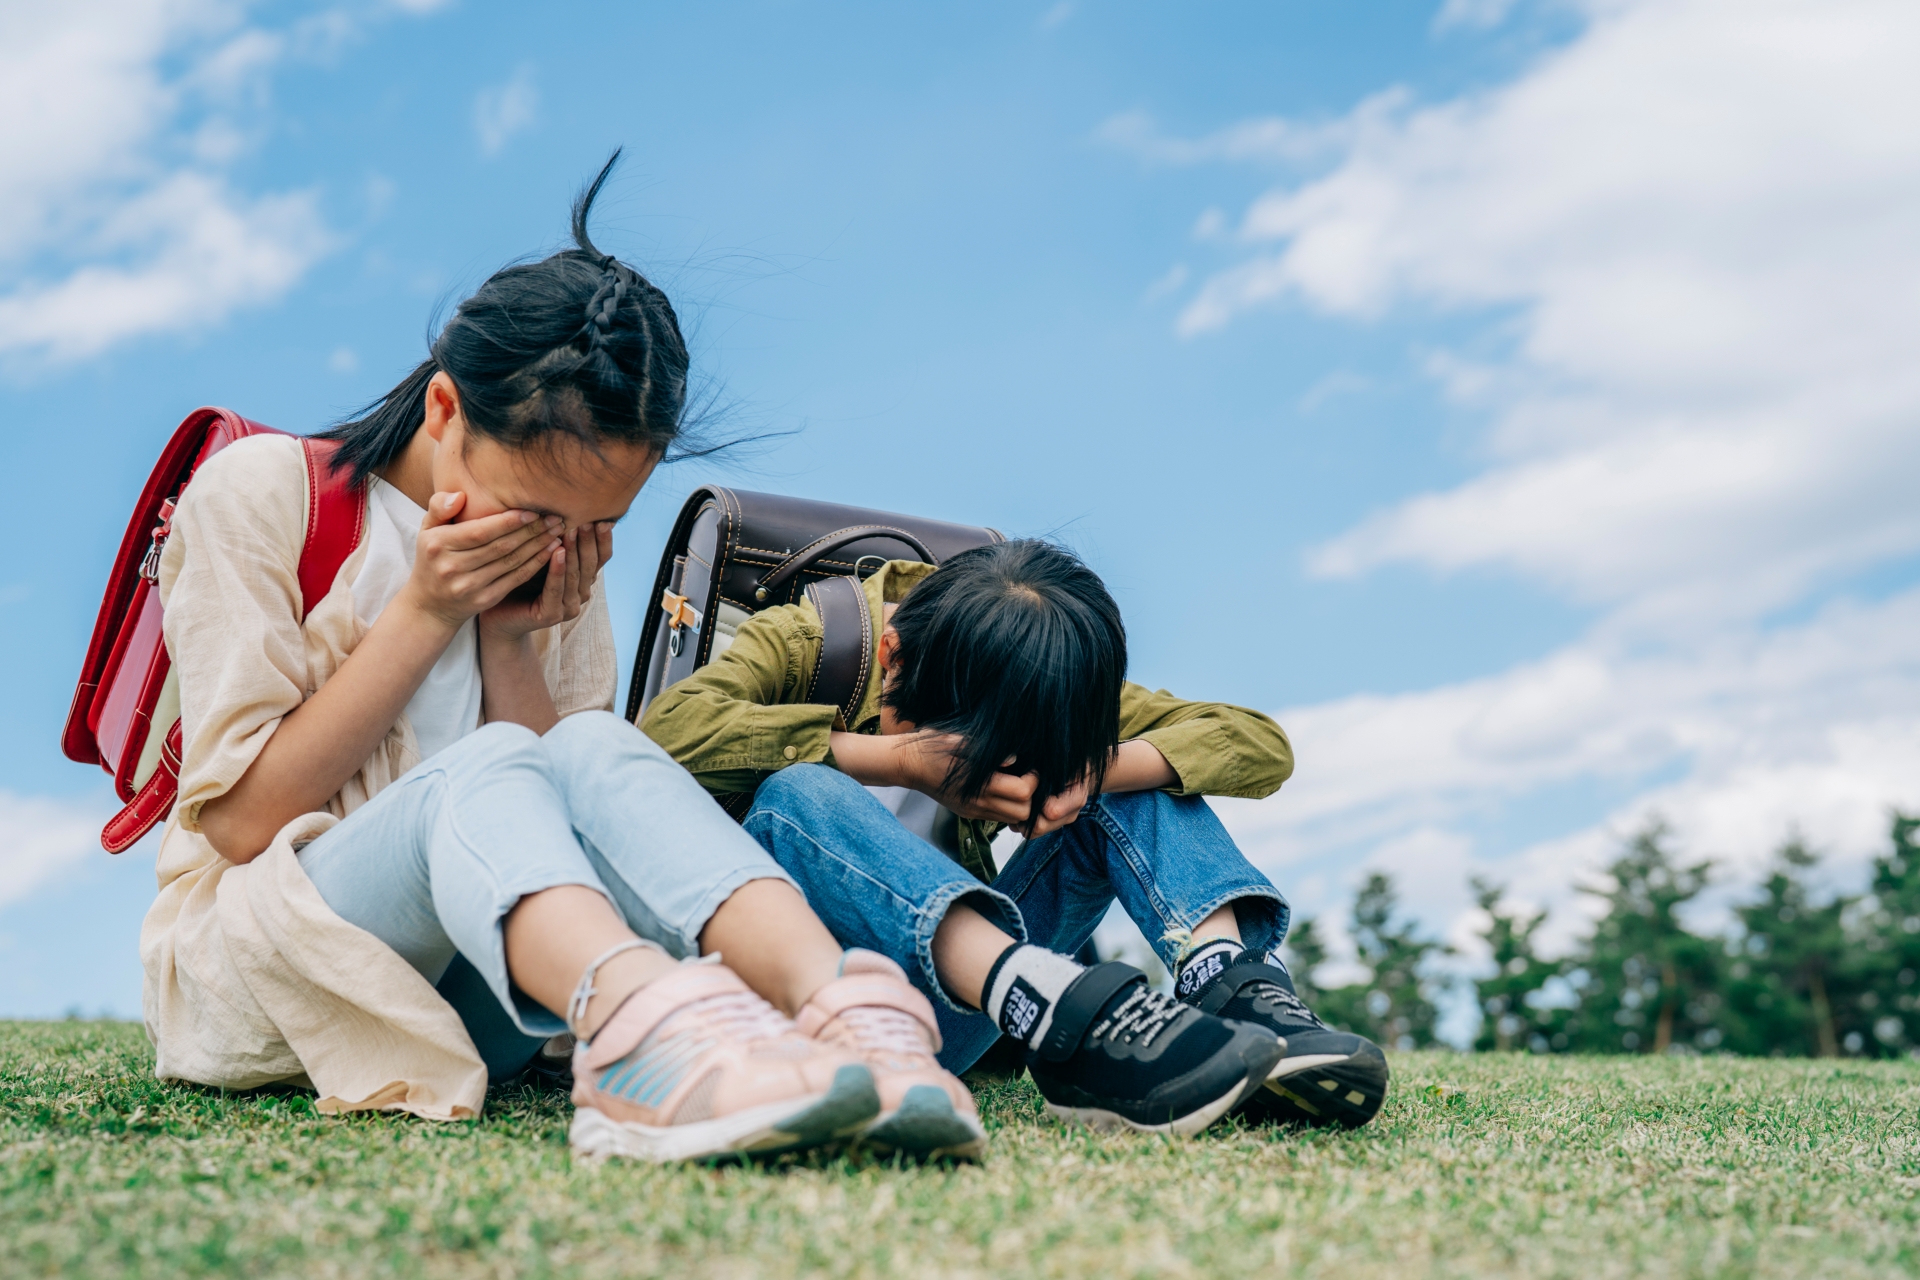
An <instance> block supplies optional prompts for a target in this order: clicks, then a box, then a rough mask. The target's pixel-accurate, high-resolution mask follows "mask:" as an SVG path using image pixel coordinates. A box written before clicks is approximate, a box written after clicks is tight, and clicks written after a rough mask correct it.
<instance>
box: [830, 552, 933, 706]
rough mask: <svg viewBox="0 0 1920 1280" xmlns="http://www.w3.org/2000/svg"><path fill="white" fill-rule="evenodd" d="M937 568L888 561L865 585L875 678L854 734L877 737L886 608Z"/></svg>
mask: <svg viewBox="0 0 1920 1280" xmlns="http://www.w3.org/2000/svg"><path fill="white" fill-rule="evenodd" d="M936 567H937V566H935V565H930V564H921V563H920V562H919V561H918V560H889V561H887V563H885V564H884V565H882V566H880V568H879V570H878V571H877V572H876V573H875V574H874V575H873V576H872V577H871V578H868V579H867V580H866V581H865V582H863V583H861V584H860V585H861V589H862V590H864V591H865V592H866V593H867V608H868V609H870V610H872V611H873V647H874V663H873V678H872V679H870V680H868V681H867V691H866V693H865V694H864V695H863V696H862V697H861V699H860V709H859V711H858V712H857V713H856V714H855V715H854V718H853V723H852V724H850V725H848V726H847V727H848V728H849V729H852V730H853V731H854V732H855V733H877V732H879V727H880V686H881V685H882V684H883V683H885V675H884V673H883V672H882V671H881V670H880V659H879V652H880V634H881V632H883V631H885V630H886V629H887V611H886V606H887V605H890V604H899V603H900V602H901V601H902V600H905V599H906V598H907V592H909V591H911V590H913V588H914V587H915V586H916V585H918V584H919V583H920V582H921V580H923V579H924V578H925V577H926V576H927V575H928V574H930V573H932V572H933V571H934V569H935V568H936Z"/></svg>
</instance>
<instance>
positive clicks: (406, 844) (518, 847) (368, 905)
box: [300, 711, 790, 1079]
mask: <svg viewBox="0 0 1920 1280" xmlns="http://www.w3.org/2000/svg"><path fill="white" fill-rule="evenodd" d="M300 865H301V867H302V868H304V869H305V871H306V873H307V878H308V879H310V880H312V881H313V885H314V887H315V888H316V889H318V890H319V891H320V896H321V897H322V898H323V899H325V900H326V903H327V905H328V906H329V907H331V908H332V909H333V911H334V914H336V915H338V916H339V917H340V918H341V919H342V920H345V921H347V922H348V923H349V924H354V925H358V926H359V927H360V928H362V929H365V930H366V931H367V932H368V933H371V934H372V935H373V936H374V937H376V938H378V939H380V941H382V942H384V943H386V944H387V945H388V946H389V947H392V948H393V949H394V950H395V951H396V952H398V953H399V954H400V956H401V958H402V959H404V960H405V961H406V962H407V963H408V964H410V965H412V966H413V967H414V969H415V970H417V971H418V972H419V973H420V975H421V976H422V977H424V978H425V979H426V980H427V981H428V982H431V983H434V984H435V985H436V986H437V987H438V989H439V991H440V994H441V995H442V996H444V997H445V998H446V1000H447V1002H448V1003H449V1004H451V1005H453V1007H454V1008H455V1009H456V1010H457V1011H458V1012H459V1014H460V1018H461V1021H462V1022H464V1023H465V1024H466V1027H467V1033H468V1034H469V1035H470V1036H472V1038H473V1042H474V1047H475V1048H477V1049H478V1050H479V1051H480V1056H481V1057H482V1059H484V1060H485V1061H486V1064H487V1068H488V1072H489V1074H491V1075H492V1076H493V1077H494V1078H495V1079H501V1078H504V1077H506V1076H510V1075H512V1074H514V1073H515V1072H517V1071H519V1070H520V1069H521V1068H522V1067H524V1066H525V1065H526V1064H527V1062H528V1061H529V1060H531V1059H532V1057H533V1055H534V1054H535V1053H536V1052H537V1051H538V1050H539V1048H540V1045H541V1043H542V1042H543V1041H545V1040H546V1038H547V1037H549V1036H551V1035H554V1034H555V1033H557V1032H560V1031H564V1030H566V1025H565V1023H564V1022H563V1021H562V1020H561V1019H560V1018H559V1017H558V1016H557V1015H555V1014H553V1013H550V1012H549V1011H547V1010H546V1009H544V1008H542V1007H541V1006H539V1005H538V1004H535V1003H534V1002H533V1001H532V1000H530V999H528V998H527V997H526V995H524V994H523V993H521V992H520V991H519V990H518V989H517V988H515V987H514V985H513V982H512V979H511V978H510V977H509V976H508V974H507V957H506V944H505V940H504V935H503V932H502V927H501V924H502V921H503V920H505V918H506V915H507V912H509V911H511V910H512V909H513V906H514V904H515V903H517V902H518V901H519V900H520V899H521V898H523V897H525V896H526V895H527V894H530V893H537V892H538V891H540V890H542V889H552V888H555V887H557V886H559V885H583V886H585V887H587V888H590V889H593V890H595V891H597V892H599V893H601V894H602V895H604V896H605V897H606V898H607V900H608V901H609V902H611V903H612V904H613V905H614V908H615V909H616V910H617V911H619V912H620V914H621V915H622V916H623V917H625V918H626V922H627V925H628V927H630V928H631V929H632V930H633V931H634V932H635V933H637V934H639V935H640V936H641V937H643V938H646V939H648V940H650V941H653V942H657V943H659V944H660V945H661V946H662V947H665V948H666V949H667V951H669V952H670V953H672V954H673V955H675V956H689V955H698V954H699V951H700V932H701V930H702V929H704V928H705V927H706V923H707V921H708V919H709V918H711V917H712V915H713V913H714V911H715V910H716V909H717V908H718V907H719V906H720V904H721V903H723V902H725V901H726V900H727V899H728V898H729V897H730V896H732V894H733V892H734V891H735V890H736V889H738V888H740V886H741V885H743V884H746V883H747V882H748V881H750V880H760V879H775V880H789V881H790V877H788V875H787V874H786V872H784V871H782V870H781V869H780V868H779V867H778V866H777V865H775V863H774V862H773V860H772V859H771V858H769V857H768V856H767V854H766V852H765V851H764V850H762V849H761V848H760V846H759V845H757V844H755V843H754V842H753V841H752V840H750V839H748V838H747V837H746V836H745V835H744V834H742V833H741V831H740V828H739V827H737V826H735V825H734V823H733V820H732V819H730V818H728V817H727V815H726V813H725V811H724V810H722V809H721V808H720V806H719V805H717V804H715V803H714V802H713V799H712V797H710V796H708V795H707V793H706V792H705V791H704V790H702V789H701V786H700V784H699V783H698V782H696V781H694V779H693V775H692V774H690V773H688V772H687V771H686V770H685V769H682V768H681V767H680V766H679V765H678V764H675V763H674V762H673V760H672V759H671V758H669V757H668V755H667V753H666V752H664V751H662V750H661V749H660V748H659V747H658V746H656V745H655V744H654V742H653V740H652V739H650V738H648V737H647V736H646V735H645V734H643V733H641V732H640V731H639V730H638V729H636V728H634V727H633V726H632V725H631V724H628V723H627V722H626V721H625V720H622V719H620V718H619V717H618V716H615V715H611V714H609V713H607V712H604V711H591V712H586V713H583V714H580V715H573V716H568V717H567V718H566V719H564V720H562V721H561V722H560V723H559V724H557V725H555V726H554V727H553V728H552V729H550V730H548V731H547V733H546V734H545V735H544V736H541V735H537V734H535V733H533V732H532V731H530V730H528V729H525V728H522V727H521V726H519V725H513V724H490V725H487V726H485V727H484V728H482V729H480V730H478V731H477V732H475V733H470V734H468V735H467V736H466V737H464V738H462V739H460V740H459V741H458V742H456V743H454V744H453V745H452V746H450V747H448V748H446V749H445V750H443V751H440V752H437V753H435V754H434V755H433V756H431V757H429V758H428V759H426V760H423V761H421V762H420V764H419V765H417V766H415V767H414V768H413V769H411V770H409V771H408V772H407V774H406V775H405V776H404V777H402V778H400V780H399V781H397V782H395V783H394V784H393V785H391V786H389V787H388V788H386V790H384V791H382V792H381V793H380V794H379V795H377V796H375V797H374V798H373V799H372V800H369V801H368V802H367V803H366V804H364V805H362V806H361V807H360V808H358V809H356V810H354V811H353V812H352V813H351V814H349V815H347V817H346V819H345V820H344V821H342V822H341V823H340V824H339V825H337V826H335V827H334V828H332V829H331V830H329V831H327V832H326V833H325V834H324V835H322V836H320V837H319V838H318V839H317V840H315V841H313V843H311V844H309V845H307V847H306V848H305V849H303V850H302V851H301V853H300Z"/></svg>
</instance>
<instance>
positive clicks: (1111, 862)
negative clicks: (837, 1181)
mask: <svg viewBox="0 0 1920 1280" xmlns="http://www.w3.org/2000/svg"><path fill="white" fill-rule="evenodd" d="M746 829H747V833H748V834H749V835H751V836H752V837H753V838H754V839H755V840H758V841H759V842H760V844H761V845H762V846H764V847H765V848H766V850H767V852H769V853H770V854H772V855H773V857H774V859H775V861H777V862H779V864H780V865H781V866H783V867H785V868H786V869H787V870H788V871H789V872H791V873H792V874H793V877H794V879H795V880H797V881H798V882H799V884H800V888H801V891H802V892H804V893H805V894H806V895H807V901H808V902H809V903H810V904H812V906H813V909H814V910H815V911H817V912H819V914H820V919H821V920H822V921H824V922H825V923H826V926H827V928H828V929H830V930H832V931H833V936H834V937H835V938H837V939H838V940H839V941H840V944H841V945H842V946H847V947H866V948H867V949H869V950H871V951H878V952H880V953H881V954H882V955H886V956H891V957H892V958H893V959H894V960H895V961H897V962H898V963H899V964H900V966H901V967H902V968H904V969H905V970H906V971H907V973H908V975H909V976H910V977H911V978H912V979H913V982H914V985H915V986H917V987H919V988H920V989H921V990H922V991H924V992H926V993H927V995H928V996H929V997H930V998H931V999H932V1000H933V1006H934V1013H935V1015H936V1016H937V1017H938V1018H939V1020H940V1036H941V1039H942V1041H943V1042H944V1047H943V1048H942V1049H941V1051H940V1063H941V1065H942V1066H944V1067H946V1068H947V1069H948V1070H949V1071H965V1070H966V1069H967V1068H968V1067H970V1066H972V1065H973V1063H974V1061H975V1060H976V1059H977V1058H979V1056H980V1055H981V1054H983V1053H985V1052H986V1051H987V1049H988V1048H989V1047H990V1046H991V1045H992V1044H993V1042H994V1040H995V1039H997V1038H998V1037H999V1034H1000V1029H999V1028H998V1027H996V1026H995V1025H994V1024H993V1020H992V1019H990V1018H988V1017H986V1016H985V1015H984V1014H981V1013H979V1012H977V1011H975V1010H973V1009H970V1008H968V1007H967V1006H965V1005H963V1004H961V1003H959V1002H958V1001H956V1000H955V999H953V997H952V996H951V995H950V994H949V993H948V992H947V990H946V989H945V987H943V986H942V985H941V982H940V979H939V977H938V976H937V975H936V974H935V972H934V967H933V934H934V930H936V929H938V928H939V927H940V922H941V921H942V920H944V919H945V918H946V914H947V908H949V907H951V906H952V905H953V904H954V903H955V902H965V903H966V904H967V905H968V906H970V907H972V908H973V909H974V910H976V911H978V912H979V913H980V914H981V915H983V916H985V917H986V918H987V919H988V920H990V921H992V922H993V923H994V924H995V925H996V926H998V927H999V929H1000V930H1001V932H1003V933H1005V934H1007V935H1008V936H1009V937H1012V938H1016V939H1018V940H1020V941H1023V942H1027V941H1031V942H1033V943H1035V944H1037V945H1039V946H1043V947H1047V948H1050V949H1051V950H1054V951H1060V952H1064V953H1066V954H1067V955H1072V954H1073V953H1074V952H1076V951H1078V950H1079V949H1080V946H1081V944H1082V943H1084V942H1086V940H1087V939H1088V938H1090V937H1092V936H1093V930H1094V927H1095V926H1096V925H1098V924H1099V923H1100V920H1101V917H1103V916H1105V915H1106V914H1107V908H1108V907H1109V906H1111V905H1112V904H1113V903H1114V902H1115V901H1116V900H1117V901H1118V902H1119V903H1120V906H1121V909H1122V910H1124V911H1125V912H1126V913H1127V914H1128V915H1129V916H1131V917H1132V918H1133V922H1134V923H1135V924H1137V925H1139V926H1140V932H1141V933H1143V934H1145V935H1146V938H1147V941H1148V942H1150V943H1152V944H1153V948H1154V950H1155V952H1157V953H1158V954H1159V956H1160V959H1161V960H1162V961H1164V962H1165V963H1166V965H1167V967H1168V968H1169V969H1171V968H1173V967H1174V966H1175V965H1176V964H1177V963H1178V962H1179V960H1180V958H1181V950H1182V948H1183V947H1184V945H1185V935H1186V934H1187V933H1188V932H1189V931H1190V930H1192V929H1193V927H1194V926H1195V925H1197V924H1199V923H1200V922H1201V921H1202V920H1205V919H1206V918H1207V917H1208V916H1210V915H1212V914H1213V913H1214V912H1215V911H1216V910H1218V909H1219V908H1221V907H1223V906H1225V905H1226V904H1227V903H1229V902H1231V903H1233V904H1234V914H1235V915H1236V916H1237V918H1238V920H1239V924H1240V937H1241V939H1242V940H1243V941H1244V942H1245V943H1246V945H1247V947H1248V949H1249V950H1253V951H1272V950H1274V949H1276V948H1278V947H1279V945H1280V943H1281V940H1282V939H1284V938H1285V937H1286V936H1287V921H1288V916H1289V914H1290V910H1289V908H1288V906H1287V900H1286V899H1285V898H1283V897H1281V896H1280V891H1279V890H1278V889H1276V888H1274V887H1273V885H1272V883H1271V882H1270V881H1268V879H1267V878H1266V877H1265V876H1263V875H1261V874H1260V872H1259V871H1257V870H1256V869H1255V868H1254V866H1253V864H1252V863H1250V862H1248V861H1247V859H1246V857H1245V855H1243V854H1242V853H1241V852H1240V850H1239V848H1238V847H1237V846H1236V845H1235V844H1234V843H1233V838H1232V837H1231V836H1229V835H1228V834H1227V831H1226V828H1225V827H1223V826H1221V825H1220V819H1219V818H1217V817H1215V816H1214V812H1213V809H1212V808H1211V807H1210V806H1209V805H1208V804H1207V802H1206V801H1205V800H1203V799H1201V798H1200V797H1199V796H1171V795H1168V794H1166V793H1165V792H1163V791H1137V792H1131V793H1123V794H1119V795H1106V796H1101V797H1100V798H1098V799H1097V800H1095V801H1093V802H1092V803H1091V804H1089V805H1087V807H1086V808H1084V809H1082V810H1081V811H1080V816H1079V818H1077V819H1076V820H1075V821H1074V822H1072V823H1071V824H1069V825H1067V826H1065V827H1062V828H1061V829H1060V830H1058V831H1055V832H1051V833H1049V834H1047V835H1044V836H1041V837H1040V838H1039V839H1038V840H1029V841H1027V842H1026V843H1024V844H1022V845H1021V846H1020V848H1019V851H1018V852H1016V853H1015V854H1014V855H1013V857H1011V858H1009V859H1008V860H1007V865H1006V867H1005V868H1004V869H1003V870H1002V871H1001V872H1000V874H999V875H998V876H996V877H995V878H994V881H993V883H992V885H984V884H982V883H980V881H978V880H976V879H974V878H973V877H972V876H971V875H968V874H967V873H966V872H965V871H964V870H962V869H961V867H960V864H959V863H957V862H955V861H954V860H953V859H952V858H949V857H948V856H947V855H946V854H944V853H942V852H940V850H938V849H936V848H934V847H933V846H932V845H930V844H928V843H927V842H926V841H925V840H922V839H920V837H918V836H916V835H914V834H913V833H912V832H910V831H908V830H907V829H906V828H905V827H903V826H901V825H900V822H899V820H898V819H897V818H895V817H894V816H893V814H892V813H890V812H888V811H887V809H886V807H885V806H884V805H882V804H881V803H880V802H879V800H877V799H875V798H874V796H873V794H872V793H871V792H869V791H868V790H867V789H866V788H865V787H863V786H861V785H860V784H859V783H857V782H855V781H854V780H853V779H852V778H849V777H848V776H847V775H846V774H844V773H841V772H840V771H839V770H837V769H833V768H830V767H828V766H826V765H813V764H797V765H789V766H787V767H786V768H785V769H782V770H780V772H778V773H776V774H774V775H773V776H772V777H771V778H768V779H767V780H766V781H765V782H763V783H761V784H760V790H759V791H758V792H756V793H755V794H754V800H753V807H752V809H750V810H749V811H748V813H747V821H746Z"/></svg>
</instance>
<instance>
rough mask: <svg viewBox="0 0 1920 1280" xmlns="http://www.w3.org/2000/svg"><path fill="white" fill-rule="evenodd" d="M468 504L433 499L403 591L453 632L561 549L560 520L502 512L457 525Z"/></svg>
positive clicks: (462, 498) (454, 497)
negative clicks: (410, 572) (456, 518)
mask: <svg viewBox="0 0 1920 1280" xmlns="http://www.w3.org/2000/svg"><path fill="white" fill-rule="evenodd" d="M465 505H466V495H465V494H460V493H436V494H434V495H433V497H432V499H431V500H429V501H428V503H427V515H426V519H424V520H422V521H421V522H420V534H419V536H418V538H417V539H416V540H415V542H414V555H413V576H412V577H410V578H409V579H408V580H407V585H406V587H405V588H403V594H405V595H407V596H409V597H410V598H411V602H412V603H413V605H414V606H415V607H416V608H418V609H419V610H420V611H421V612H423V613H425V614H427V615H429V616H431V617H434V618H437V619H439V620H440V621H441V622H443V623H445V624H446V625H447V626H448V627H450V628H451V627H458V626H460V625H461V624H462V623H464V622H465V621H466V620H467V619H468V618H471V617H473V616H475V615H476V614H480V613H484V612H486V611H487V610H489V609H491V608H493V607H494V606H495V605H497V604H499V603H500V602H501V601H502V600H504V599H505V598H506V596H507V593H508V592H510V591H512V590H513V589H514V588H515V587H517V586H519V585H520V584H521V583H523V582H525V581H527V580H528V579H529V578H531V577H533V575H534V574H536V573H538V572H540V567H541V565H543V564H546V563H547V558H548V556H549V555H552V554H555V553H556V552H557V550H558V549H559V548H560V546H561V538H560V518H559V517H558V516H547V517H544V518H542V517H541V516H540V515H538V514H537V513H535V512H532V511H502V512H500V513H499V514H497V515H491V516H482V517H481V518H479V519H477V520H468V521H465V522H463V523H459V524H456V523H454V518H455V517H456V516H458V515H459V514H460V511H461V509H462V508H463V507H464V506H465Z"/></svg>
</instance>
